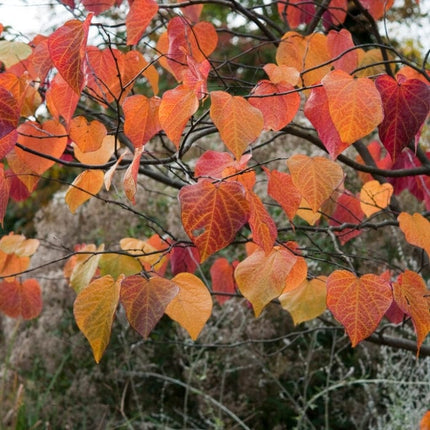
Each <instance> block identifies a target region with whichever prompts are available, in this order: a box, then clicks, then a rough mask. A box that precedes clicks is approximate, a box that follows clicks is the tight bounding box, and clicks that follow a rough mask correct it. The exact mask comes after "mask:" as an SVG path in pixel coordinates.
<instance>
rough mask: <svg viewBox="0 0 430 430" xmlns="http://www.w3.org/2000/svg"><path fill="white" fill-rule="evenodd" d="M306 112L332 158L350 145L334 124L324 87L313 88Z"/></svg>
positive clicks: (307, 101) (306, 104) (306, 105)
mask: <svg viewBox="0 0 430 430" xmlns="http://www.w3.org/2000/svg"><path fill="white" fill-rule="evenodd" d="M304 114H305V116H306V117H307V118H308V120H309V121H310V122H311V123H312V125H313V126H314V127H315V129H316V131H317V132H318V136H319V138H320V139H321V141H322V143H323V144H324V146H325V148H326V149H327V151H328V153H329V154H330V157H331V158H332V159H336V158H337V156H338V155H339V154H340V153H341V152H343V150H344V149H345V148H347V147H348V146H349V145H350V144H348V143H345V142H342V140H341V139H340V136H339V133H338V131H337V130H336V127H335V126H334V124H333V121H332V119H331V116H330V111H329V108H328V98H327V93H326V92H325V90H324V88H322V87H317V88H312V90H311V95H310V96H309V98H308V99H307V100H306V103H305V110H304Z"/></svg>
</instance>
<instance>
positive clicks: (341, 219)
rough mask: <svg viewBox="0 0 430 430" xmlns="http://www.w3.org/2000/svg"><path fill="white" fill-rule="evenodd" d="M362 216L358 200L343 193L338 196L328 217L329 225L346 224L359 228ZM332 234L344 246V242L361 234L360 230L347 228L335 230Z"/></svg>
mask: <svg viewBox="0 0 430 430" xmlns="http://www.w3.org/2000/svg"><path fill="white" fill-rule="evenodd" d="M364 216H365V215H364V212H363V210H362V209H361V202H360V199H359V198H358V197H356V196H353V195H351V194H348V193H346V192H344V193H342V194H340V195H339V197H338V198H337V200H336V208H335V210H334V212H333V213H332V214H331V216H330V219H329V224H330V225H332V226H340V225H342V224H345V223H346V224H356V225H357V226H359V224H360V223H361V221H362V220H363V218H364ZM334 234H335V235H336V236H337V238H338V239H339V241H340V243H341V244H342V245H344V244H345V243H346V242H348V241H350V240H351V239H353V238H354V237H356V236H358V235H359V234H361V230H360V229H358V228H351V227H347V228H343V229H342V230H335V231H334Z"/></svg>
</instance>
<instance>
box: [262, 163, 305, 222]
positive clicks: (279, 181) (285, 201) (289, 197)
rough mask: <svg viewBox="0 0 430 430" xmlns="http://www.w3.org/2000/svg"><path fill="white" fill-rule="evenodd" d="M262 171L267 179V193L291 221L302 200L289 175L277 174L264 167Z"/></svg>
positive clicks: (275, 171)
mask: <svg viewBox="0 0 430 430" xmlns="http://www.w3.org/2000/svg"><path fill="white" fill-rule="evenodd" d="M263 169H264V171H265V172H266V174H267V177H268V178H269V183H268V186H267V193H268V194H269V196H270V197H272V198H273V199H275V200H276V201H277V202H278V203H279V204H280V205H281V207H282V209H283V210H284V212H285V213H286V214H287V216H288V219H289V220H290V221H291V220H292V219H293V218H294V216H295V215H296V212H297V209H298V208H299V205H300V201H301V199H302V196H301V194H300V191H299V190H298V189H297V188H296V187H295V186H294V184H293V181H292V179H291V175H289V174H288V173H282V172H278V171H277V170H272V171H270V170H268V169H266V168H265V167H263ZM286 190H288V192H286Z"/></svg>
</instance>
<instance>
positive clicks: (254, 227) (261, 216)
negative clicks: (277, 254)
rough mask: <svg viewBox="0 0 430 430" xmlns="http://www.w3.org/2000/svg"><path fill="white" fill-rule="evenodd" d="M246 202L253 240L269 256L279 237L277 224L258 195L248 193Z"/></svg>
mask: <svg viewBox="0 0 430 430" xmlns="http://www.w3.org/2000/svg"><path fill="white" fill-rule="evenodd" d="M246 200H247V201H248V203H249V221H248V222H249V226H250V228H251V232H252V240H253V241H254V242H255V243H256V244H257V245H258V246H260V247H261V248H262V249H264V251H265V252H266V253H267V254H268V253H269V252H270V251H271V250H272V248H273V245H274V243H275V240H276V238H277V236H278V230H277V228H276V224H275V222H274V221H273V219H272V217H271V216H270V214H269V212H267V209H266V208H265V207H264V204H263V202H262V201H261V200H260V198H259V197H258V196H257V194H255V193H254V192H252V191H247V192H246Z"/></svg>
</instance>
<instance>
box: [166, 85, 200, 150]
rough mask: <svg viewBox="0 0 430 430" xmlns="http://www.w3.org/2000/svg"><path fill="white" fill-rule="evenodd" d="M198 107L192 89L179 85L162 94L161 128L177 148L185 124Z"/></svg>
mask: <svg viewBox="0 0 430 430" xmlns="http://www.w3.org/2000/svg"><path fill="white" fill-rule="evenodd" d="M198 107H199V101H198V99H197V96H196V93H195V92H194V90H193V89H190V88H186V87H184V86H183V85H179V86H178V87H176V88H174V89H173V90H168V91H166V92H165V93H164V94H163V97H162V99H161V104H160V108H159V111H158V112H159V113H158V115H159V119H160V125H161V128H162V129H163V130H164V131H165V132H166V134H167V136H168V138H169V139H170V140H171V141H172V142H173V143H174V144H175V146H176V148H178V149H179V142H180V140H181V136H182V132H183V131H184V128H185V125H186V124H187V122H188V120H189V119H190V118H191V115H193V114H194V113H195V112H196V110H197V109H198Z"/></svg>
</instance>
